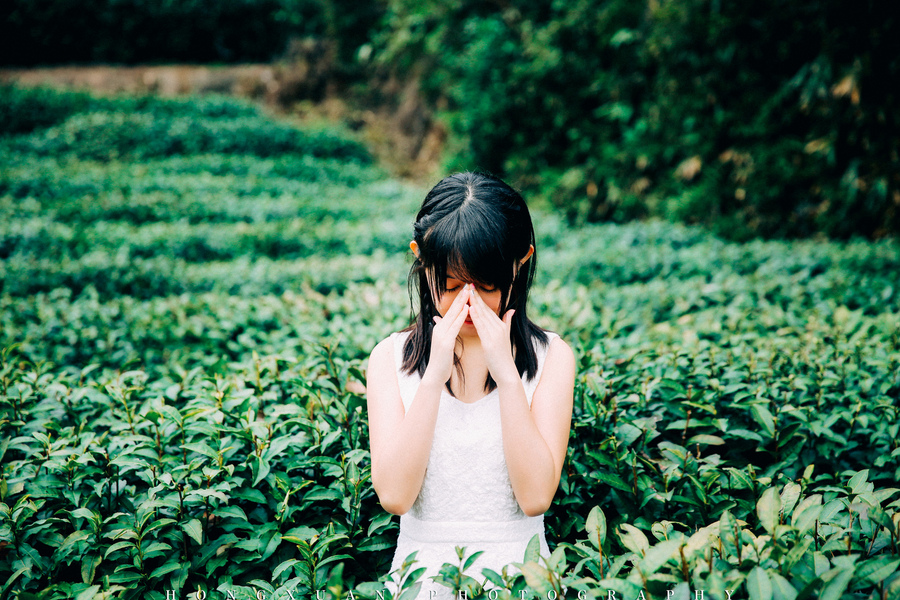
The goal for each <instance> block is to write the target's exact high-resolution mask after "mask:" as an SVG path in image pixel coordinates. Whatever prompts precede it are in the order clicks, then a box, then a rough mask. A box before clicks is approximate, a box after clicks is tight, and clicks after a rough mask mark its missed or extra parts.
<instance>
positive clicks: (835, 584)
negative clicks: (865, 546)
mask: <svg viewBox="0 0 900 600" xmlns="http://www.w3.org/2000/svg"><path fill="white" fill-rule="evenodd" d="M823 579H824V577H823ZM851 579H853V569H841V570H840V571H838V572H837V573H836V574H835V575H834V577H832V579H831V581H829V582H828V583H826V584H825V587H823V588H822V593H821V594H820V595H819V600H841V597H842V596H843V595H844V592H845V591H846V590H847V586H848V585H850V580H851Z"/></svg>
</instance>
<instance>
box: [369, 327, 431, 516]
mask: <svg viewBox="0 0 900 600" xmlns="http://www.w3.org/2000/svg"><path fill="white" fill-rule="evenodd" d="M392 342H393V340H391V338H388V339H386V340H384V341H383V342H381V343H380V344H378V345H377V346H375V349H374V350H372V355H371V356H370V357H369V368H368V372H367V375H366V397H367V404H368V411H369V439H370V443H371V454H372V485H373V486H374V488H375V493H376V494H377V495H378V500H379V501H380V502H381V505H382V506H383V507H384V509H385V510H386V511H388V512H389V513H393V514H395V515H402V514H403V513H405V512H407V511H408V510H409V509H410V507H411V506H412V505H413V502H415V500H416V497H417V496H418V495H419V489H420V488H421V487H422V480H423V479H424V478H425V467H427V466H428V457H429V455H430V453H431V442H432V440H433V438H434V424H435V421H436V420H437V411H438V406H439V402H440V397H441V388H442V387H443V383H442V382H437V383H435V382H433V381H431V380H426V379H424V378H423V380H422V382H421V383H420V384H419V389H418V391H417V392H416V396H415V399H414V400H413V402H412V405H411V406H410V408H409V412H408V413H405V414H404V410H403V401H402V400H401V399H400V387H399V385H398V383H397V374H396V367H395V366H394V349H393V344H392ZM426 374H427V373H426Z"/></svg>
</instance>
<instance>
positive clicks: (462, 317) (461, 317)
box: [447, 305, 469, 338]
mask: <svg viewBox="0 0 900 600" xmlns="http://www.w3.org/2000/svg"><path fill="white" fill-rule="evenodd" d="M467 316H469V307H468V306H467V305H463V307H462V310H460V311H459V314H458V315H457V316H456V319H455V320H454V321H453V322H452V323H451V324H450V331H448V332H447V333H449V334H450V335H451V336H452V337H454V338H455V337H456V336H457V335H458V334H459V330H460V329H462V326H463V323H465V322H466V317H467Z"/></svg>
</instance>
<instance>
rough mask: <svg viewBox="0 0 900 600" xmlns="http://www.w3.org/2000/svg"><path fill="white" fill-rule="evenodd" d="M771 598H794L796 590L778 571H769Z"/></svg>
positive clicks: (788, 599) (781, 599) (787, 599)
mask: <svg viewBox="0 0 900 600" xmlns="http://www.w3.org/2000/svg"><path fill="white" fill-rule="evenodd" d="M770 576H771V579H772V600H795V598H797V590H795V589H794V586H792V585H791V583H790V582H789V581H788V580H787V579H785V578H784V577H782V576H781V575H780V574H778V573H774V572H773V573H771V575H770Z"/></svg>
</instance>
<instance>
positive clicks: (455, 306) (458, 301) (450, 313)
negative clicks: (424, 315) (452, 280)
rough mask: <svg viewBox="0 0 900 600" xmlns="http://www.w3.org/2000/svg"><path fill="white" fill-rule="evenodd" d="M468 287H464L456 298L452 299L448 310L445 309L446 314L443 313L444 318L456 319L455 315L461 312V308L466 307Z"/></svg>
mask: <svg viewBox="0 0 900 600" xmlns="http://www.w3.org/2000/svg"><path fill="white" fill-rule="evenodd" d="M467 287H468V286H464V287H463V289H462V290H461V291H460V292H459V293H458V294H457V295H456V298H454V299H453V302H452V303H450V308H448V309H447V312H445V313H444V316H445V317H447V318H448V319H454V318H456V315H457V314H458V313H459V311H460V310H462V307H463V306H465V305H466V302H467V301H468V300H469V290H468V289H467Z"/></svg>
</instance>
